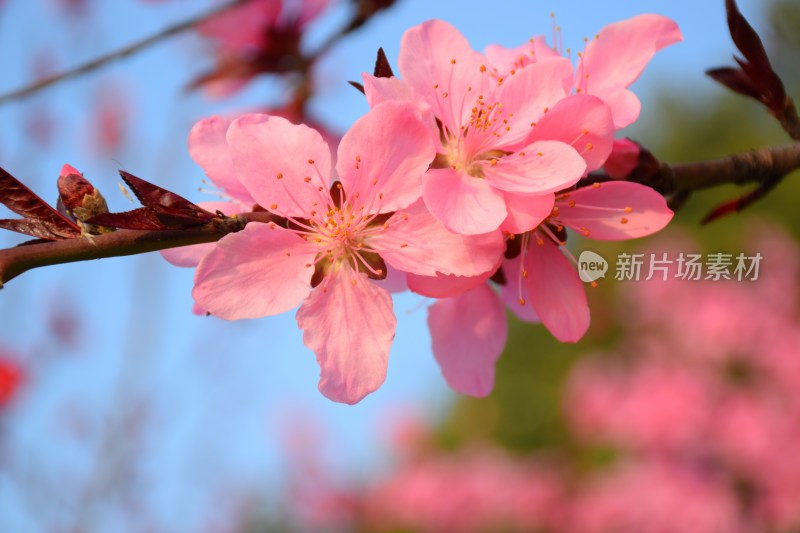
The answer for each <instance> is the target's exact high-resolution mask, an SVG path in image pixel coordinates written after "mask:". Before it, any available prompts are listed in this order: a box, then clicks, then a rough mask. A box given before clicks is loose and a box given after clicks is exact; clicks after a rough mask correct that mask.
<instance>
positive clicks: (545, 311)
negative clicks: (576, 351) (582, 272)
mask: <svg viewBox="0 0 800 533" xmlns="http://www.w3.org/2000/svg"><path fill="white" fill-rule="evenodd" d="M525 260H526V265H525V266H526V267H527V269H528V277H527V278H526V279H525V280H524V283H525V292H526V294H527V297H528V299H530V302H531V304H532V305H533V309H534V310H535V311H536V314H537V315H538V316H539V318H540V319H541V321H542V323H543V324H544V325H545V327H547V329H548V330H550V333H552V334H553V336H554V337H555V338H557V339H558V340H560V341H561V342H577V341H579V340H580V339H581V337H583V335H584V334H585V333H586V330H587V329H589V305H588V304H587V303H586V292H585V291H584V289H583V284H582V282H581V280H580V278H579V277H578V273H577V271H576V270H575V269H574V268H573V267H572V264H571V263H570V262H569V259H567V258H566V257H565V256H564V254H563V253H562V252H561V250H560V249H559V247H558V246H556V245H555V244H553V242H552V241H551V240H550V239H549V238H546V237H545V238H544V239H542V244H541V245H539V244H537V243H536V240H535V239H532V241H531V245H530V248H529V249H528V254H527V255H526V258H525Z"/></svg>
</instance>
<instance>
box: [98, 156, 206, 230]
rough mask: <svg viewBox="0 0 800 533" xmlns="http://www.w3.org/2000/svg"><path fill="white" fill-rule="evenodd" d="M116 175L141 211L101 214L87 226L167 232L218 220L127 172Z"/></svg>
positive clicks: (184, 200)
mask: <svg viewBox="0 0 800 533" xmlns="http://www.w3.org/2000/svg"><path fill="white" fill-rule="evenodd" d="M119 173H120V176H122V179H123V180H125V183H127V184H128V186H129V187H130V188H131V190H132V191H133V194H135V195H136V198H138V199H139V201H140V202H141V203H142V205H144V207H142V208H139V209H134V210H132V211H126V212H123V213H102V214H99V215H96V216H94V217H91V218H89V219H87V220H86V222H89V223H90V224H95V225H100V226H107V227H112V228H122V229H138V230H167V229H181V228H187V227H191V226H199V225H202V224H206V223H207V222H210V221H211V220H213V219H214V218H215V217H216V216H217V215H216V214H215V213H211V212H209V211H206V210H205V209H203V208H202V207H200V206H198V205H196V204H194V203H192V202H190V201H189V200H187V199H186V198H184V197H182V196H179V195H177V194H175V193H174V192H172V191H168V190H166V189H164V188H162V187H159V186H158V185H154V184H153V183H150V182H149V181H146V180H143V179H141V178H137V177H136V176H134V175H133V174H130V173H129V172H125V171H124V170H120V172H119Z"/></svg>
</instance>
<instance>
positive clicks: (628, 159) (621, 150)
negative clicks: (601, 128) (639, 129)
mask: <svg viewBox="0 0 800 533" xmlns="http://www.w3.org/2000/svg"><path fill="white" fill-rule="evenodd" d="M640 152H641V149H640V148H639V145H638V144H636V143H635V142H633V141H632V140H630V139H617V140H615V141H614V146H613V148H612V149H611V155H609V156H608V159H606V162H605V163H604V164H603V170H605V171H606V174H608V175H609V176H611V177H612V178H614V179H620V180H621V179H623V178H625V177H627V176H628V174H630V173H631V172H632V171H633V169H634V168H636V167H637V166H638V165H639V153H640Z"/></svg>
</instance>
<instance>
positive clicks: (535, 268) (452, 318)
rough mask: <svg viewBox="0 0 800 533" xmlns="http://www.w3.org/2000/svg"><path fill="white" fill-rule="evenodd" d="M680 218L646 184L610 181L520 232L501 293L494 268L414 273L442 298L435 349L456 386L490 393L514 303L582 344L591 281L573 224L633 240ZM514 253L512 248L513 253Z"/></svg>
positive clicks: (527, 316)
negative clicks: (583, 273)
mask: <svg viewBox="0 0 800 533" xmlns="http://www.w3.org/2000/svg"><path fill="white" fill-rule="evenodd" d="M671 218H672V211H671V210H670V209H669V208H668V207H667V206H666V202H665V201H664V198H663V197H662V196H661V195H660V194H658V193H657V192H655V191H654V190H652V189H650V188H649V187H645V186H643V185H639V184H636V183H628V182H609V183H603V184H599V183H597V184H594V185H593V186H589V187H582V188H579V189H577V190H574V191H570V192H564V193H560V194H558V195H557V196H556V199H555V206H554V207H552V209H551V210H550V213H548V216H547V219H546V220H545V222H543V223H542V224H541V225H540V226H539V228H538V229H536V230H534V231H533V232H526V233H524V234H522V235H519V236H515V237H514V240H511V241H509V250H511V247H512V246H515V247H516V250H517V252H516V257H514V258H513V259H506V260H505V261H503V263H502V265H501V267H500V271H499V272H498V273H496V274H495V278H494V279H495V280H496V281H502V283H500V284H499V285H500V291H499V294H498V292H497V291H495V290H493V289H492V288H491V286H490V285H487V284H486V283H485V282H486V280H487V279H488V278H489V276H490V274H489V273H486V274H484V275H483V276H480V277H474V278H471V279H470V278H458V277H453V276H442V275H439V276H437V277H435V278H431V277H424V276H418V275H413V274H409V275H408V286H409V288H410V289H411V290H412V291H414V292H417V293H419V294H422V295H424V296H429V297H434V298H441V300H439V301H438V302H436V303H435V304H433V305H432V306H431V307H430V309H429V317H428V325H429V327H430V331H431V338H432V343H433V352H434V355H435V356H436V360H437V361H438V362H439V365H440V366H441V368H442V373H443V375H444V376H445V379H446V380H447V382H448V384H449V385H450V386H451V387H452V388H454V389H455V390H457V391H458V392H461V393H463V394H470V395H472V396H479V397H482V396H486V395H488V394H489V393H490V392H491V390H492V387H493V385H494V365H495V362H496V361H497V358H498V357H499V356H500V354H501V353H502V351H503V347H504V346H505V339H506V330H507V323H506V316H505V313H504V312H503V307H504V306H508V308H509V309H511V310H512V311H513V312H514V313H515V314H516V315H517V316H518V317H519V318H521V319H522V320H524V321H527V322H542V323H543V324H544V325H545V327H547V329H549V330H550V332H551V333H552V334H553V335H554V336H555V337H556V338H557V339H558V340H560V341H562V342H576V341H578V340H579V339H580V338H581V337H582V336H583V335H584V333H585V332H586V330H587V329H588V327H589V307H588V304H587V301H586V294H585V292H584V288H583V286H582V285H583V283H582V282H581V280H580V278H579V277H578V273H577V272H576V271H575V268H574V267H573V265H572V264H571V262H570V260H569V259H568V258H567V257H566V256H565V255H564V254H563V253H562V252H561V250H559V248H563V242H562V241H561V239H560V238H559V236H558V234H561V233H562V232H563V230H564V228H565V227H569V228H571V229H574V230H577V231H578V232H579V233H580V234H581V235H583V236H584V237H588V238H594V239H598V240H622V239H633V238H637V237H643V236H645V235H650V234H652V233H655V232H656V231H659V230H660V229H662V228H663V227H664V226H666V224H667V223H668V222H669V221H670V220H671ZM506 255H508V252H507V254H506Z"/></svg>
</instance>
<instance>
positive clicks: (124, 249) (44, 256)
mask: <svg viewBox="0 0 800 533" xmlns="http://www.w3.org/2000/svg"><path fill="white" fill-rule="evenodd" d="M273 219H274V217H273V215H271V214H270V213H267V212H265V211H257V212H253V213H244V214H241V215H237V216H233V217H225V218H219V219H214V220H212V221H211V222H209V223H208V224H205V225H203V226H199V227H197V228H189V229H181V230H166V231H143V230H123V229H121V230H117V231H115V232H113V233H106V234H104V235H98V236H94V237H91V238H89V237H78V238H74V239H63V240H58V241H47V242H34V243H32V244H22V245H20V246H17V247H15V248H8V249H5V250H0V288H2V286H3V284H4V283H6V282H8V281H9V280H11V279H13V278H15V277H17V276H19V275H20V274H22V273H23V272H26V271H28V270H31V269H33V268H38V267H43V266H49V265H58V264H62V263H72V262H75V261H87V260H90V259H102V258H106V257H120V256H124V255H135V254H143V253H147V252H154V251H157V250H165V249H167V248H175V247H178V246H189V245H192V244H202V243H205V242H214V241H218V240H219V239H221V238H222V237H224V236H225V235H227V234H229V233H233V232H236V231H240V230H242V229H244V227H245V226H246V225H247V224H248V223H249V222H270V221H272V220H273Z"/></svg>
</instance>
